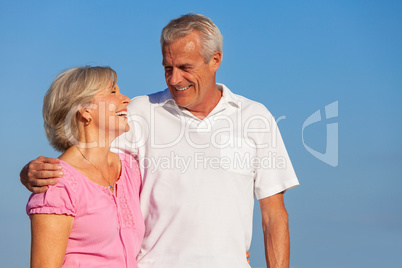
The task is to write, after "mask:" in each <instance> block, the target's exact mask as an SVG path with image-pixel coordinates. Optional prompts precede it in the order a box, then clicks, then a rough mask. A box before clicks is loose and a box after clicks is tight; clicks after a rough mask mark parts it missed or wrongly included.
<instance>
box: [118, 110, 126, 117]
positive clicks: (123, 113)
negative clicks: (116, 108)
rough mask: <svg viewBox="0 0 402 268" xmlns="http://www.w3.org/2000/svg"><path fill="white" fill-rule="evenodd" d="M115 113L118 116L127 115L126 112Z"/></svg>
mask: <svg viewBox="0 0 402 268" xmlns="http://www.w3.org/2000/svg"><path fill="white" fill-rule="evenodd" d="M116 115H118V116H127V112H124V111H123V112H118V113H116Z"/></svg>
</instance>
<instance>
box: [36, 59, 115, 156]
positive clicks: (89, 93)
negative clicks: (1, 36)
mask: <svg viewBox="0 0 402 268" xmlns="http://www.w3.org/2000/svg"><path fill="white" fill-rule="evenodd" d="M116 81H117V74H116V72H115V71H114V70H113V69H112V68H110V67H100V66H96V67H91V66H83V67H76V68H72V69H69V70H67V71H64V72H62V73H60V74H59V75H58V76H57V77H56V79H54V81H53V83H52V85H51V86H50V88H49V90H48V91H47V92H46V95H45V97H44V99H43V109H42V114H43V119H44V127H45V132H46V136H47V138H48V140H49V142H50V144H51V145H52V147H53V148H54V149H56V150H57V151H60V152H64V151H65V150H67V149H68V148H69V147H71V146H72V145H74V144H75V142H76V141H78V137H79V129H78V120H79V119H80V117H81V115H80V113H79V112H78V110H79V107H80V106H85V105H88V104H90V103H91V102H92V100H93V98H94V96H95V95H96V94H97V93H98V92H100V91H101V90H103V89H105V88H114V87H115V85H116Z"/></svg>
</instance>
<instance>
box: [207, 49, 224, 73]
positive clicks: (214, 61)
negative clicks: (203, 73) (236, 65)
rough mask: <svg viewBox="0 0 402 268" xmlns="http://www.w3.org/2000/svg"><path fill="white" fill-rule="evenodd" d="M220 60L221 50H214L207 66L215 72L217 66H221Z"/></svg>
mask: <svg viewBox="0 0 402 268" xmlns="http://www.w3.org/2000/svg"><path fill="white" fill-rule="evenodd" d="M221 62H222V52H220V51H215V53H214V54H213V55H212V57H211V60H210V61H209V66H210V68H211V69H212V70H213V71H214V72H216V71H217V70H218V69H219V66H221Z"/></svg>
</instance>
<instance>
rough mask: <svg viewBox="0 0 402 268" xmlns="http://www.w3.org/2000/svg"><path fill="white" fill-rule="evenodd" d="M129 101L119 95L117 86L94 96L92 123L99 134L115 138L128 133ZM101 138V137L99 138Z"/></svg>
mask: <svg viewBox="0 0 402 268" xmlns="http://www.w3.org/2000/svg"><path fill="white" fill-rule="evenodd" d="M129 103H130V99H129V98H128V97H126V96H124V95H123V94H121V93H120V89H119V86H118V85H115V86H114V88H105V89H103V90H102V91H101V92H99V93H98V94H96V95H95V97H94V99H93V101H92V107H93V108H94V109H91V111H92V112H91V114H92V116H91V117H92V123H91V124H94V125H97V126H98V128H99V133H105V134H107V136H108V137H111V138H115V137H117V136H119V135H121V134H122V133H124V132H126V131H128V130H129V129H130V126H129V125H128V124H127V105H128V104H129ZM99 138H101V137H99Z"/></svg>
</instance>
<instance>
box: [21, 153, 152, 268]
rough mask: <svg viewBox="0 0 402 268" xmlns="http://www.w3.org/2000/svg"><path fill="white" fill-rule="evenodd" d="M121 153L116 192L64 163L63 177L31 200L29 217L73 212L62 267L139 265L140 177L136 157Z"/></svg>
mask: <svg viewBox="0 0 402 268" xmlns="http://www.w3.org/2000/svg"><path fill="white" fill-rule="evenodd" d="M119 157H120V160H121V166H122V169H121V175H120V179H119V180H118V181H117V182H116V184H115V186H114V187H117V196H115V195H113V194H112V193H111V192H110V190H109V187H104V186H101V185H99V184H97V183H94V182H92V181H91V180H89V179H88V178H86V177H85V176H84V175H82V174H81V173H79V172H78V171H77V170H75V169H74V168H73V167H71V166H70V165H69V164H67V163H66V162H64V161H60V164H61V165H62V166H63V172H64V176H63V178H60V179H59V182H58V183H57V184H56V185H54V186H50V187H49V189H48V190H47V191H46V192H45V193H42V194H32V195H31V197H30V198H29V200H28V204H27V214H28V215H30V214H36V213H42V214H66V215H71V216H74V224H73V228H72V231H71V234H70V237H69V239H68V244H67V250H66V255H65V257H64V262H63V267H108V268H110V267H119V268H121V267H130V268H131V267H137V263H136V257H137V254H138V252H139V250H140V247H141V241H142V238H143V236H144V230H145V228H144V221H143V218H142V214H141V211H140V204H139V194H140V187H141V175H140V171H139V167H138V162H137V161H136V160H135V159H134V158H133V157H132V156H130V155H128V154H120V155H119Z"/></svg>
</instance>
